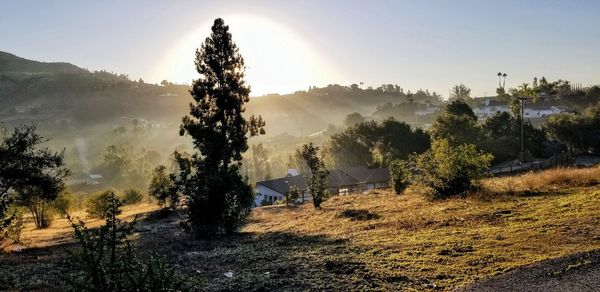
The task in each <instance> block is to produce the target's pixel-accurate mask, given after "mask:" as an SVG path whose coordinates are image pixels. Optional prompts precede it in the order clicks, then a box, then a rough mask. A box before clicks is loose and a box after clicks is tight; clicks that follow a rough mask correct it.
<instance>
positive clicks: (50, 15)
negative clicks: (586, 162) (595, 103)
mask: <svg viewBox="0 0 600 292" xmlns="http://www.w3.org/2000/svg"><path fill="white" fill-rule="evenodd" d="M216 17H223V18H224V19H225V22H226V23H228V24H230V27H231V31H232V34H233V38H234V40H236V41H237V42H238V45H239V46H240V50H241V52H242V54H243V55H244V57H245V58H246V63H247V66H248V70H247V75H248V78H247V79H248V82H249V83H250V84H251V85H252V87H253V89H254V94H265V93H270V92H279V93H286V92H292V91H295V90H300V89H302V90H303V89H306V88H308V86H309V85H318V86H322V85H326V84H330V83H339V84H351V83H359V82H361V81H362V82H364V83H365V86H368V85H373V86H379V85H381V84H382V83H396V84H398V85H400V86H402V87H403V88H406V89H411V90H416V89H419V88H423V89H425V88H428V89H432V90H435V91H437V92H439V93H441V94H442V95H447V94H448V89H449V88H450V87H451V86H452V85H454V84H458V83H464V84H466V85H468V86H470V87H471V88H472V89H473V93H474V94H475V95H478V96H479V95H483V94H484V92H487V94H492V93H493V92H494V91H495V88H496V85H497V78H496V73H497V72H498V71H502V72H506V73H508V75H509V77H508V79H507V86H509V87H512V86H516V85H517V84H520V83H523V82H531V79H532V78H533V77H534V76H541V75H545V76H547V77H548V78H549V79H558V78H563V79H568V80H571V81H573V82H577V83H582V84H583V85H588V84H592V83H594V84H596V83H600V1H566V0H565V1H548V0H546V1H522V0H521V1H506V0H504V1H484V0H473V1H459V0H456V1H442V0H440V1H422V0H419V1H417V0H413V1H341V0H340V1H333V0H332V1H326V0H320V1H307V0H304V1H294V2H293V3H292V1H248V0H246V1H166V0H165V1H130V0H128V1H24V0H18V1H17V0H15V1H9V0H0V50H2V51H8V52H11V53H14V54H16V55H19V56H22V57H25V58H29V59H35V60H42V61H67V62H71V63H73V64H76V65H79V66H82V67H86V68H89V69H92V70H99V69H107V70H109V71H114V72H117V73H124V74H128V75H129V76H130V77H131V78H133V79H137V78H140V77H141V78H143V79H144V80H146V81H149V82H156V83H157V82H160V81H161V80H163V79H167V80H169V81H176V82H185V83H190V81H191V80H192V78H194V77H195V75H194V74H193V51H194V48H195V47H198V46H199V45H200V44H201V42H202V41H203V39H204V38H205V37H206V36H207V34H208V31H209V28H210V25H211V23H212V20H214V18H216Z"/></svg>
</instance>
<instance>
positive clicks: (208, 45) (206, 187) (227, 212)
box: [178, 18, 265, 235]
mask: <svg viewBox="0 0 600 292" xmlns="http://www.w3.org/2000/svg"><path fill="white" fill-rule="evenodd" d="M195 64H196V70H197V71H198V73H200V78H199V79H197V80H195V81H194V82H193V84H192V89H191V90H190V93H191V95H192V97H193V99H194V102H193V103H190V115H189V116H185V117H184V118H183V122H182V125H181V128H180V134H181V135H185V134H187V135H190V136H191V137H192V139H193V144H194V148H195V149H196V150H197V153H195V154H194V155H192V156H191V158H189V159H188V158H182V157H180V158H181V159H178V160H179V162H180V164H182V165H186V164H187V165H190V164H191V165H192V166H193V171H192V172H191V173H190V174H189V176H188V177H186V179H185V180H184V182H183V186H182V193H183V194H184V195H185V196H186V197H187V204H188V208H187V212H188V214H187V215H188V217H187V221H188V223H189V226H190V227H191V228H192V229H193V230H194V231H195V232H196V233H197V234H198V235H210V234H215V233H219V232H227V233H231V232H234V231H235V230H236V229H237V228H238V227H239V226H240V225H241V224H242V223H243V222H244V219H245V218H246V216H247V215H248V213H249V211H250V207H251V205H252V202H253V197H254V195H253V193H252V188H251V187H250V186H249V185H248V184H247V182H246V181H245V179H244V178H243V177H242V176H241V175H240V165H241V160H242V154H243V153H244V152H245V151H246V150H248V143H247V142H248V136H247V135H248V134H249V135H250V136H255V135H258V134H264V125H265V123H264V122H263V120H262V118H261V117H260V116H259V117H258V118H257V117H254V116H252V117H250V118H249V120H246V119H245V118H244V117H243V116H242V114H243V113H244V110H245V107H244V104H245V103H247V102H248V101H249V94H250V87H249V86H248V85H246V83H245V81H244V69H245V67H244V59H243V58H242V56H241V55H240V54H239V52H238V48H237V46H236V45H235V43H234V42H233V41H232V39H231V34H230V33H229V27H228V26H226V25H225V23H224V22H223V20H222V19H220V18H218V19H216V20H215V22H214V24H213V26H212V34H211V35H210V37H208V38H206V40H205V42H204V44H203V45H202V47H201V48H200V49H199V50H197V51H196V61H195Z"/></svg>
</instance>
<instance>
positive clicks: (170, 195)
mask: <svg viewBox="0 0 600 292" xmlns="http://www.w3.org/2000/svg"><path fill="white" fill-rule="evenodd" d="M174 176H175V175H174V174H168V173H167V168H166V167H165V166H164V165H159V166H157V167H156V168H154V171H153V173H152V179H151V181H150V187H149V189H148V193H149V194H150V196H152V197H154V198H155V199H157V200H158V203H159V205H161V206H162V207H168V208H170V209H175V208H176V207H177V203H178V202H179V190H178V187H177V184H176V183H175V180H174Z"/></svg>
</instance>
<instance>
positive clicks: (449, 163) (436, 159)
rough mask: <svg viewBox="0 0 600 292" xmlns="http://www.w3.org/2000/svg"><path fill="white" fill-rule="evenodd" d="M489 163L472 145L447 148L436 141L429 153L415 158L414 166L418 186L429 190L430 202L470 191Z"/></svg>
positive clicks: (443, 142)
mask: <svg viewBox="0 0 600 292" xmlns="http://www.w3.org/2000/svg"><path fill="white" fill-rule="evenodd" d="M492 159H493V156H492V155H491V154H487V153H483V152H480V151H477V149H476V148H475V145H472V144H463V145H460V146H451V145H450V143H449V142H448V141H447V140H436V141H434V142H433V143H432V145H431V149H430V150H428V151H427V152H425V153H423V154H421V155H419V156H416V158H415V159H414V160H415V161H414V164H415V168H416V170H417V172H418V174H417V180H418V182H419V183H421V184H423V185H424V186H426V187H429V188H431V189H432V190H433V198H447V197H450V196H454V195H460V194H464V193H465V192H466V191H468V190H470V189H471V188H472V186H473V182H474V180H476V179H478V178H480V177H482V176H483V175H484V174H485V173H486V171H487V170H488V169H489V167H490V162H491V161H492Z"/></svg>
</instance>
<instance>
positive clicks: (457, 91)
mask: <svg viewBox="0 0 600 292" xmlns="http://www.w3.org/2000/svg"><path fill="white" fill-rule="evenodd" d="M450 98H452V99H469V98H471V88H469V87H467V86H466V85H464V84H459V85H455V86H454V87H452V91H451V93H450Z"/></svg>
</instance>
